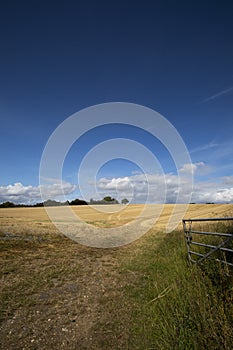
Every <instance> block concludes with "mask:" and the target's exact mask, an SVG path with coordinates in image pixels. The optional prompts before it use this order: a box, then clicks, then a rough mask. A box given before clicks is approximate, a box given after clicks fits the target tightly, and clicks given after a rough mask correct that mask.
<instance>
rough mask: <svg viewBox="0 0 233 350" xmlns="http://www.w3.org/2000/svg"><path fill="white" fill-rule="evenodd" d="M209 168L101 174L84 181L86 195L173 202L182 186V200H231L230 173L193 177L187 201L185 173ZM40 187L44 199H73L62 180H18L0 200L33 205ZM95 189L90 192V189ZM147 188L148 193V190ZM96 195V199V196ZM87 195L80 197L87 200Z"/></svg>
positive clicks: (73, 191) (1, 189)
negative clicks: (212, 177)
mask: <svg viewBox="0 0 233 350" xmlns="http://www.w3.org/2000/svg"><path fill="white" fill-rule="evenodd" d="M211 171H212V169H211V168H210V167H209V166H208V165H207V164H206V163H204V162H198V163H193V164H184V165H183V167H182V168H181V169H180V175H181V176H178V175H176V174H173V173H167V174H143V173H138V172H136V173H132V175H130V176H124V177H111V178H108V177H102V178H100V179H99V180H98V181H96V183H95V184H93V183H92V184H88V185H87V186H89V187H88V191H87V192H86V193H88V195H89V196H90V198H94V199H102V198H103V197H104V196H106V195H110V196H112V197H115V198H117V199H118V200H119V201H121V199H123V198H125V197H126V198H128V199H129V200H130V202H131V203H145V202H147V203H175V202H176V199H177V194H178V192H179V191H180V188H182V197H181V202H182V203H188V202H189V201H191V202H195V203H207V202H214V203H233V176H227V177H226V176H225V177H221V178H217V179H216V180H215V181H213V180H198V178H195V182H194V188H193V192H192V193H193V194H192V197H191V200H190V196H189V193H190V186H189V181H188V177H187V175H189V174H190V173H192V174H194V175H195V176H196V175H197V174H198V175H203V174H204V175H206V174H207V173H209V172H211ZM41 186H43V193H46V198H47V199H54V200H56V199H58V200H59V198H60V197H61V196H63V195H65V197H66V198H67V199H69V198H70V197H71V196H73V197H75V198H77V197H79V198H80V196H79V195H78V194H77V192H78V191H77V189H78V186H77V185H75V184H72V183H69V182H66V181H63V182H62V188H61V186H60V184H59V183H58V182H57V183H50V184H47V185H39V186H32V185H28V186H25V185H23V184H22V183H20V182H17V183H15V184H13V185H6V186H0V202H1V203H2V202H5V201H11V202H14V203H15V204H19V203H22V204H34V203H36V202H38V201H39V202H40V201H42V199H41ZM94 187H95V191H96V192H94V189H93V188H94ZM148 189H149V192H148ZM96 194H97V195H98V198H96ZM90 198H82V199H85V200H87V201H89V200H90Z"/></svg>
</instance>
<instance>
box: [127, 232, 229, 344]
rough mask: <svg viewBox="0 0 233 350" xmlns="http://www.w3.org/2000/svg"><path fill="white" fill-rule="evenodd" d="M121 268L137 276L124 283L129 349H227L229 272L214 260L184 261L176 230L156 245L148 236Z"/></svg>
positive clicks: (180, 239) (180, 236)
mask: <svg viewBox="0 0 233 350" xmlns="http://www.w3.org/2000/svg"><path fill="white" fill-rule="evenodd" d="M125 268H126V269H127V270H130V271H131V272H133V273H134V274H135V276H137V277H136V278H135V280H134V283H133V285H132V283H130V284H129V286H128V287H126V288H127V290H126V295H127V297H128V298H129V300H130V304H131V305H133V311H132V317H131V325H130V340H129V346H128V347H129V349H135V350H136V349H145V350H146V349H147V350H149V349H163V350H166V349H169V350H170V349H188V350H191V349H198V350H199V349H232V344H233V331H232V326H233V305H232V304H233V303H232V301H233V283H232V275H231V274H230V275H229V273H228V274H226V273H225V270H224V269H223V270H222V268H221V266H220V265H219V264H218V263H217V262H215V261H211V263H209V265H208V269H206V268H205V266H204V265H203V266H199V265H190V264H189V262H188V260H187V252H186V247H185V242H184V237H183V234H182V233H181V232H173V233H171V234H168V235H167V236H165V237H164V238H163V239H161V241H160V244H158V238H157V237H156V235H151V236H150V237H148V239H147V240H145V244H144V246H143V247H142V249H141V250H140V253H139V254H138V255H137V256H135V257H134V258H133V259H131V260H130V261H128V263H126V266H125ZM228 272H229V271H228Z"/></svg>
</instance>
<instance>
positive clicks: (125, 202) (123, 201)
mask: <svg viewBox="0 0 233 350" xmlns="http://www.w3.org/2000/svg"><path fill="white" fill-rule="evenodd" d="M121 203H122V204H128V203H129V201H128V199H127V198H123V199H122V201H121Z"/></svg>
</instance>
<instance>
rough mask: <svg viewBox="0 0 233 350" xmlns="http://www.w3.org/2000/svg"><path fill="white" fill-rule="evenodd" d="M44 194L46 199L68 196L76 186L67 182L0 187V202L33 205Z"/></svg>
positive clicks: (17, 184)
mask: <svg viewBox="0 0 233 350" xmlns="http://www.w3.org/2000/svg"><path fill="white" fill-rule="evenodd" d="M41 189H43V193H44V194H45V196H46V198H47V199H49V198H50V199H56V198H57V197H59V196H61V195H63V194H65V195H68V194H70V193H72V192H74V191H75V189H76V186H75V185H73V184H70V183H68V182H62V186H61V185H60V184H59V183H54V184H49V185H40V186H31V185H29V186H24V185H23V184H22V183H20V182H17V183H15V184H13V185H7V186H0V202H4V201H12V202H14V203H27V204H29V203H35V202H36V201H41V200H42V199H41V192H40V190H41Z"/></svg>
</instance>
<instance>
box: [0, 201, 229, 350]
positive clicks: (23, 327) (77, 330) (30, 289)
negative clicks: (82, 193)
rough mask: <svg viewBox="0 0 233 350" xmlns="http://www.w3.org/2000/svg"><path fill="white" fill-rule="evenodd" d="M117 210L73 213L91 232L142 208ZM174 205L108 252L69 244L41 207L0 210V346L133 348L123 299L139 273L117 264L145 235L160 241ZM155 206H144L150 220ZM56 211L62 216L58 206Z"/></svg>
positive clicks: (217, 213)
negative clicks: (142, 231)
mask: <svg viewBox="0 0 233 350" xmlns="http://www.w3.org/2000/svg"><path fill="white" fill-rule="evenodd" d="M121 208H122V206H118V208H117V206H116V207H115V206H114V208H113V206H105V207H104V208H102V207H101V208H100V209H103V210H104V211H105V212H104V213H102V212H96V210H94V209H93V208H90V207H87V206H79V207H78V206H77V207H72V210H73V211H74V212H76V213H78V215H79V216H80V217H81V218H82V219H83V220H85V221H86V222H88V223H91V224H92V225H96V226H98V227H117V226H119V225H121V224H125V223H128V222H130V221H131V220H132V219H135V218H136V217H137V215H138V214H139V213H140V212H141V210H142V206H141V205H129V206H126V207H123V211H117V212H113V209H114V210H116V209H121ZM173 208H174V206H173V205H165V206H164V208H163V211H162V214H161V216H160V218H159V220H158V221H157V223H156V225H155V227H154V228H153V229H151V230H150V232H148V233H147V234H146V235H144V236H143V237H142V238H141V239H139V240H138V241H136V242H134V243H132V244H131V245H127V246H124V247H120V248H114V249H97V248H90V247H85V246H82V245H80V244H78V243H76V242H74V241H72V240H70V239H68V238H67V237H65V236H63V235H62V234H61V233H59V232H58V231H57V229H56V227H55V226H54V225H53V224H52V223H51V222H50V220H49V218H48V216H47V214H46V211H45V209H44V208H10V209H0V263H1V327H0V336H1V345H0V348H1V349H4V350H5V349H10V350H11V349H12V350H13V349H41V350H45V349H68V350H70V349H80V350H82V349H88V350H97V349H106V350H107V349H110V348H111V349H137V348H138V349H140V347H137V346H136V345H135V346H133V345H132V344H131V342H130V339H129V338H130V334H129V331H128V329H127V327H128V326H129V324H130V322H131V314H132V305H131V304H130V303H129V300H128V298H126V297H125V293H126V292H125V291H126V290H127V288H130V289H132V288H134V283H135V281H136V280H137V278H138V275H137V273H135V272H134V271H132V270H131V269H125V268H123V267H122V266H123V265H124V264H125V262H127V261H131V260H132V259H135V257H137V256H138V254H140V252H141V251H142V250H143V249H144V247H145V245H146V244H147V243H146V242H147V240H148V242H149V241H150V237H151V236H152V235H155V236H156V237H157V238H156V240H157V241H156V240H155V241H154V242H158V243H159V242H160V240H161V239H162V238H163V237H164V235H165V233H164V229H165V227H166V224H167V222H168V219H169V216H170V215H171V212H172V210H173ZM160 209H161V207H159V206H156V205H151V206H150V211H151V214H150V215H151V217H153V215H154V213H155V212H158V211H159V210H160ZM232 209H233V206H232V205H212V204H209V205H190V206H189V208H188V212H187V214H186V215H185V217H186V218H189V217H191V218H195V217H198V218H200V217H223V216H226V215H229V214H230V213H232ZM59 210H60V211H61V214H62V207H61V208H59ZM149 219H150V218H149V217H148V215H147V217H146V218H145V220H149ZM148 244H149V243H148ZM153 244H154V247H153V249H156V243H153ZM122 264H123V265H122Z"/></svg>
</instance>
